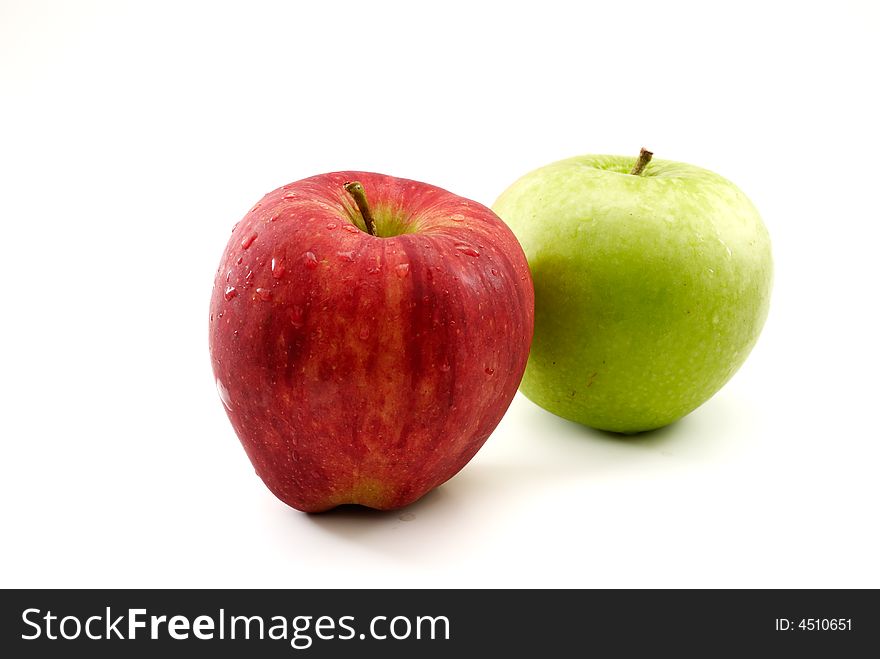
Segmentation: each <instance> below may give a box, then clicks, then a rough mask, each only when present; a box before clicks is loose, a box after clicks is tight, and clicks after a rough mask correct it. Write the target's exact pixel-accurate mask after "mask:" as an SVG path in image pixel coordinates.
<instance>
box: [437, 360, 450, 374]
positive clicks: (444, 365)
mask: <svg viewBox="0 0 880 659" xmlns="http://www.w3.org/2000/svg"><path fill="white" fill-rule="evenodd" d="M450 368H452V367H451V366H450V365H449V364H448V363H446V362H443V363H442V364H440V370H441V371H443V372H444V373H448V372H449V369H450Z"/></svg>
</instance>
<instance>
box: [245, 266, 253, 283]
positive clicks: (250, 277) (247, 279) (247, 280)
mask: <svg viewBox="0 0 880 659" xmlns="http://www.w3.org/2000/svg"><path fill="white" fill-rule="evenodd" d="M253 278H254V271H253V270H248V273H247V274H246V275H245V276H244V285H245V286H249V285H250V284H251V283H252V280H253Z"/></svg>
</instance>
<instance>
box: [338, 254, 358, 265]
mask: <svg viewBox="0 0 880 659" xmlns="http://www.w3.org/2000/svg"><path fill="white" fill-rule="evenodd" d="M336 256H338V257H339V260H340V261H346V262H348V263H351V262H352V261H354V252H336Z"/></svg>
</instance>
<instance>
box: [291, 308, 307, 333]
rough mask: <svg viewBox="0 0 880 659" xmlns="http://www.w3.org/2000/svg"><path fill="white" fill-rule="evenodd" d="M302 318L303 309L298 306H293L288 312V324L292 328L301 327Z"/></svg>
mask: <svg viewBox="0 0 880 659" xmlns="http://www.w3.org/2000/svg"><path fill="white" fill-rule="evenodd" d="M304 317H305V313H304V312H303V308H302V307H301V306H299V305H298V304H296V305H294V306H293V308H292V309H291V310H290V323H291V325H293V326H294V327H297V328H299V327H302V326H303V318H304Z"/></svg>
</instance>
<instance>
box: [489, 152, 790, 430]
mask: <svg viewBox="0 0 880 659" xmlns="http://www.w3.org/2000/svg"><path fill="white" fill-rule="evenodd" d="M493 210H494V211H495V212H496V213H497V214H498V215H499V216H501V218H502V219H503V220H504V221H505V222H507V224H508V225H509V226H510V227H511V229H513V232H514V233H515V234H516V236H517V238H518V239H519V240H520V242H521V243H522V246H523V249H524V250H525V253H526V256H527V258H528V261H529V266H530V267H531V271H532V277H533V280H534V285H535V334H534V341H533V343H532V349H531V354H530V357H529V361H528V366H527V368H526V372H525V377H524V379H523V382H522V386H521V390H522V392H523V393H524V394H525V395H526V396H527V397H528V398H530V399H531V400H532V401H534V402H535V403H537V404H538V405H540V406H541V407H543V408H545V409H547V410H549V411H550V412H553V413H554V414H557V415H559V416H561V417H564V418H566V419H570V420H572V421H577V422H579V423H582V424H584V425H587V426H590V427H593V428H598V429H601V430H610V431H615V432H622V433H635V432H640V431H645V430H652V429H655V428H659V427H662V426H665V425H667V424H669V423H672V422H673V421H675V420H677V419H680V418H681V417H683V416H685V415H686V414H688V413H689V412H691V411H693V410H694V409H696V408H697V407H698V406H700V405H701V404H702V403H704V402H705V401H706V400H708V399H709V398H710V397H711V396H712V395H713V394H715V392H717V391H718V390H719V389H720V388H721V387H722V386H723V385H724V384H725V383H726V382H727V381H728V380H729V379H730V377H731V376H732V375H733V374H734V373H735V372H736V371H737V369H738V368H739V367H740V366H741V365H742V363H743V362H744V361H745V359H746V357H747V356H748V354H749V352H750V351H751V349H752V347H753V346H754V345H755V342H756V341H757V339H758V335H759V334H760V332H761V328H762V326H763V325H764V320H765V318H766V316H767V309H768V305H769V301H770V289H771V285H772V277H773V265H772V257H771V251H770V238H769V236H768V234H767V229H766V228H765V226H764V223H763V222H762V221H761V217H760V215H759V214H758V211H757V210H756V209H755V207H754V206H753V205H752V203H751V202H750V201H749V199H748V198H747V197H746V196H745V195H744V194H743V193H742V192H741V191H740V190H739V188H737V187H736V186H735V185H734V184H733V183H731V182H730V181H728V180H726V179H724V178H722V177H721V176H719V175H717V174H714V173H713V172H710V171H707V170H705V169H701V168H699V167H695V166H693V165H687V164H683V163H678V162H672V161H666V160H652V159H651V154H650V152H648V151H645V150H643V151H642V154H641V155H640V156H639V157H638V158H633V157H621V156H602V155H587V156H580V157H576V158H570V159H568V160H563V161H560V162H556V163H553V164H551V165H547V166H546V167H542V168H541V169H537V170H535V171H533V172H531V173H529V174H527V175H525V176H524V177H522V178H521V179H519V180H518V181H516V182H515V183H514V184H513V185H512V186H510V188H508V189H507V190H506V191H505V192H504V193H503V194H502V195H501V196H500V197H499V198H498V200H497V201H496V202H495V205H494V207H493Z"/></svg>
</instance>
